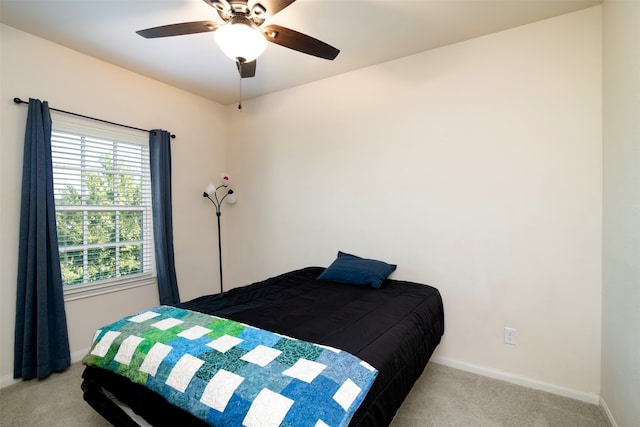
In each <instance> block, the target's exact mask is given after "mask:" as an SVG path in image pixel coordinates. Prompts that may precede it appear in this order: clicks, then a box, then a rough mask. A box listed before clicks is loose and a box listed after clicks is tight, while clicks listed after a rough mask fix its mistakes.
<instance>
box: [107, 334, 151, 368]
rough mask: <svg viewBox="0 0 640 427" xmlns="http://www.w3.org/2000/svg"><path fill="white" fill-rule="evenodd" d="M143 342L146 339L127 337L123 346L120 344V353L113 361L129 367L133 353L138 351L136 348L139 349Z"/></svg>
mask: <svg viewBox="0 0 640 427" xmlns="http://www.w3.org/2000/svg"><path fill="white" fill-rule="evenodd" d="M142 341H144V338H141V337H137V336H135V335H131V336H129V337H127V338H126V339H125V340H124V341H122V344H120V348H119V349H118V353H116V355H115V357H114V358H113V360H115V361H116V362H119V363H122V364H123V365H129V363H131V358H132V357H133V353H134V352H135V351H136V348H138V345H139V344H140V343H141V342H142Z"/></svg>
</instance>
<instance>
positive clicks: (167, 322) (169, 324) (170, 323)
mask: <svg viewBox="0 0 640 427" xmlns="http://www.w3.org/2000/svg"><path fill="white" fill-rule="evenodd" d="M180 323H184V322H183V321H182V320H180V319H174V318H173V317H169V318H168V319H164V320H161V321H159V322H156V323H154V324H153V325H151V326H153V327H154V328H158V329H160V330H161V331H166V330H167V329H171V328H173V327H174V326H177V325H179V324H180Z"/></svg>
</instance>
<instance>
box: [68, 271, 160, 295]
mask: <svg viewBox="0 0 640 427" xmlns="http://www.w3.org/2000/svg"><path fill="white" fill-rule="evenodd" d="M156 283H157V282H156V277H155V276H153V275H151V274H145V275H140V276H137V277H135V278H133V277H130V278H123V279H113V280H109V281H104V283H100V284H85V285H74V286H72V287H70V288H67V289H65V290H64V300H65V301H74V300H78V299H83V298H91V297H95V296H97V295H103V294H108V293H111V292H118V291H123V290H125V289H131V288H137V287H140V286H149V285H156Z"/></svg>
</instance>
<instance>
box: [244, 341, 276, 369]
mask: <svg viewBox="0 0 640 427" xmlns="http://www.w3.org/2000/svg"><path fill="white" fill-rule="evenodd" d="M280 353H282V352H281V351H280V350H277V349H275V348H271V347H267V346H264V345H259V346H257V347H256V348H254V349H253V350H251V351H250V352H248V353H247V354H245V355H244V356H242V357H241V358H240V359H242V360H244V361H246V362H249V363H253V364H254V365H258V366H260V367H262V368H264V367H265V366H267V365H268V364H269V363H271V362H272V361H273V359H275V358H276V357H278V356H280Z"/></svg>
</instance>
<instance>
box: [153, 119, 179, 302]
mask: <svg viewBox="0 0 640 427" xmlns="http://www.w3.org/2000/svg"><path fill="white" fill-rule="evenodd" d="M170 137H171V134H170V133H169V132H167V131H164V130H160V129H155V130H152V131H151V132H150V133H149V151H150V160H151V197H152V202H153V238H154V240H155V250H156V252H155V254H156V274H157V278H158V293H159V294H160V304H175V303H178V302H180V294H179V293H178V281H177V280H176V265H175V261H174V258H173V219H172V218H173V217H172V210H171V209H172V208H171V142H170Z"/></svg>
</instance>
